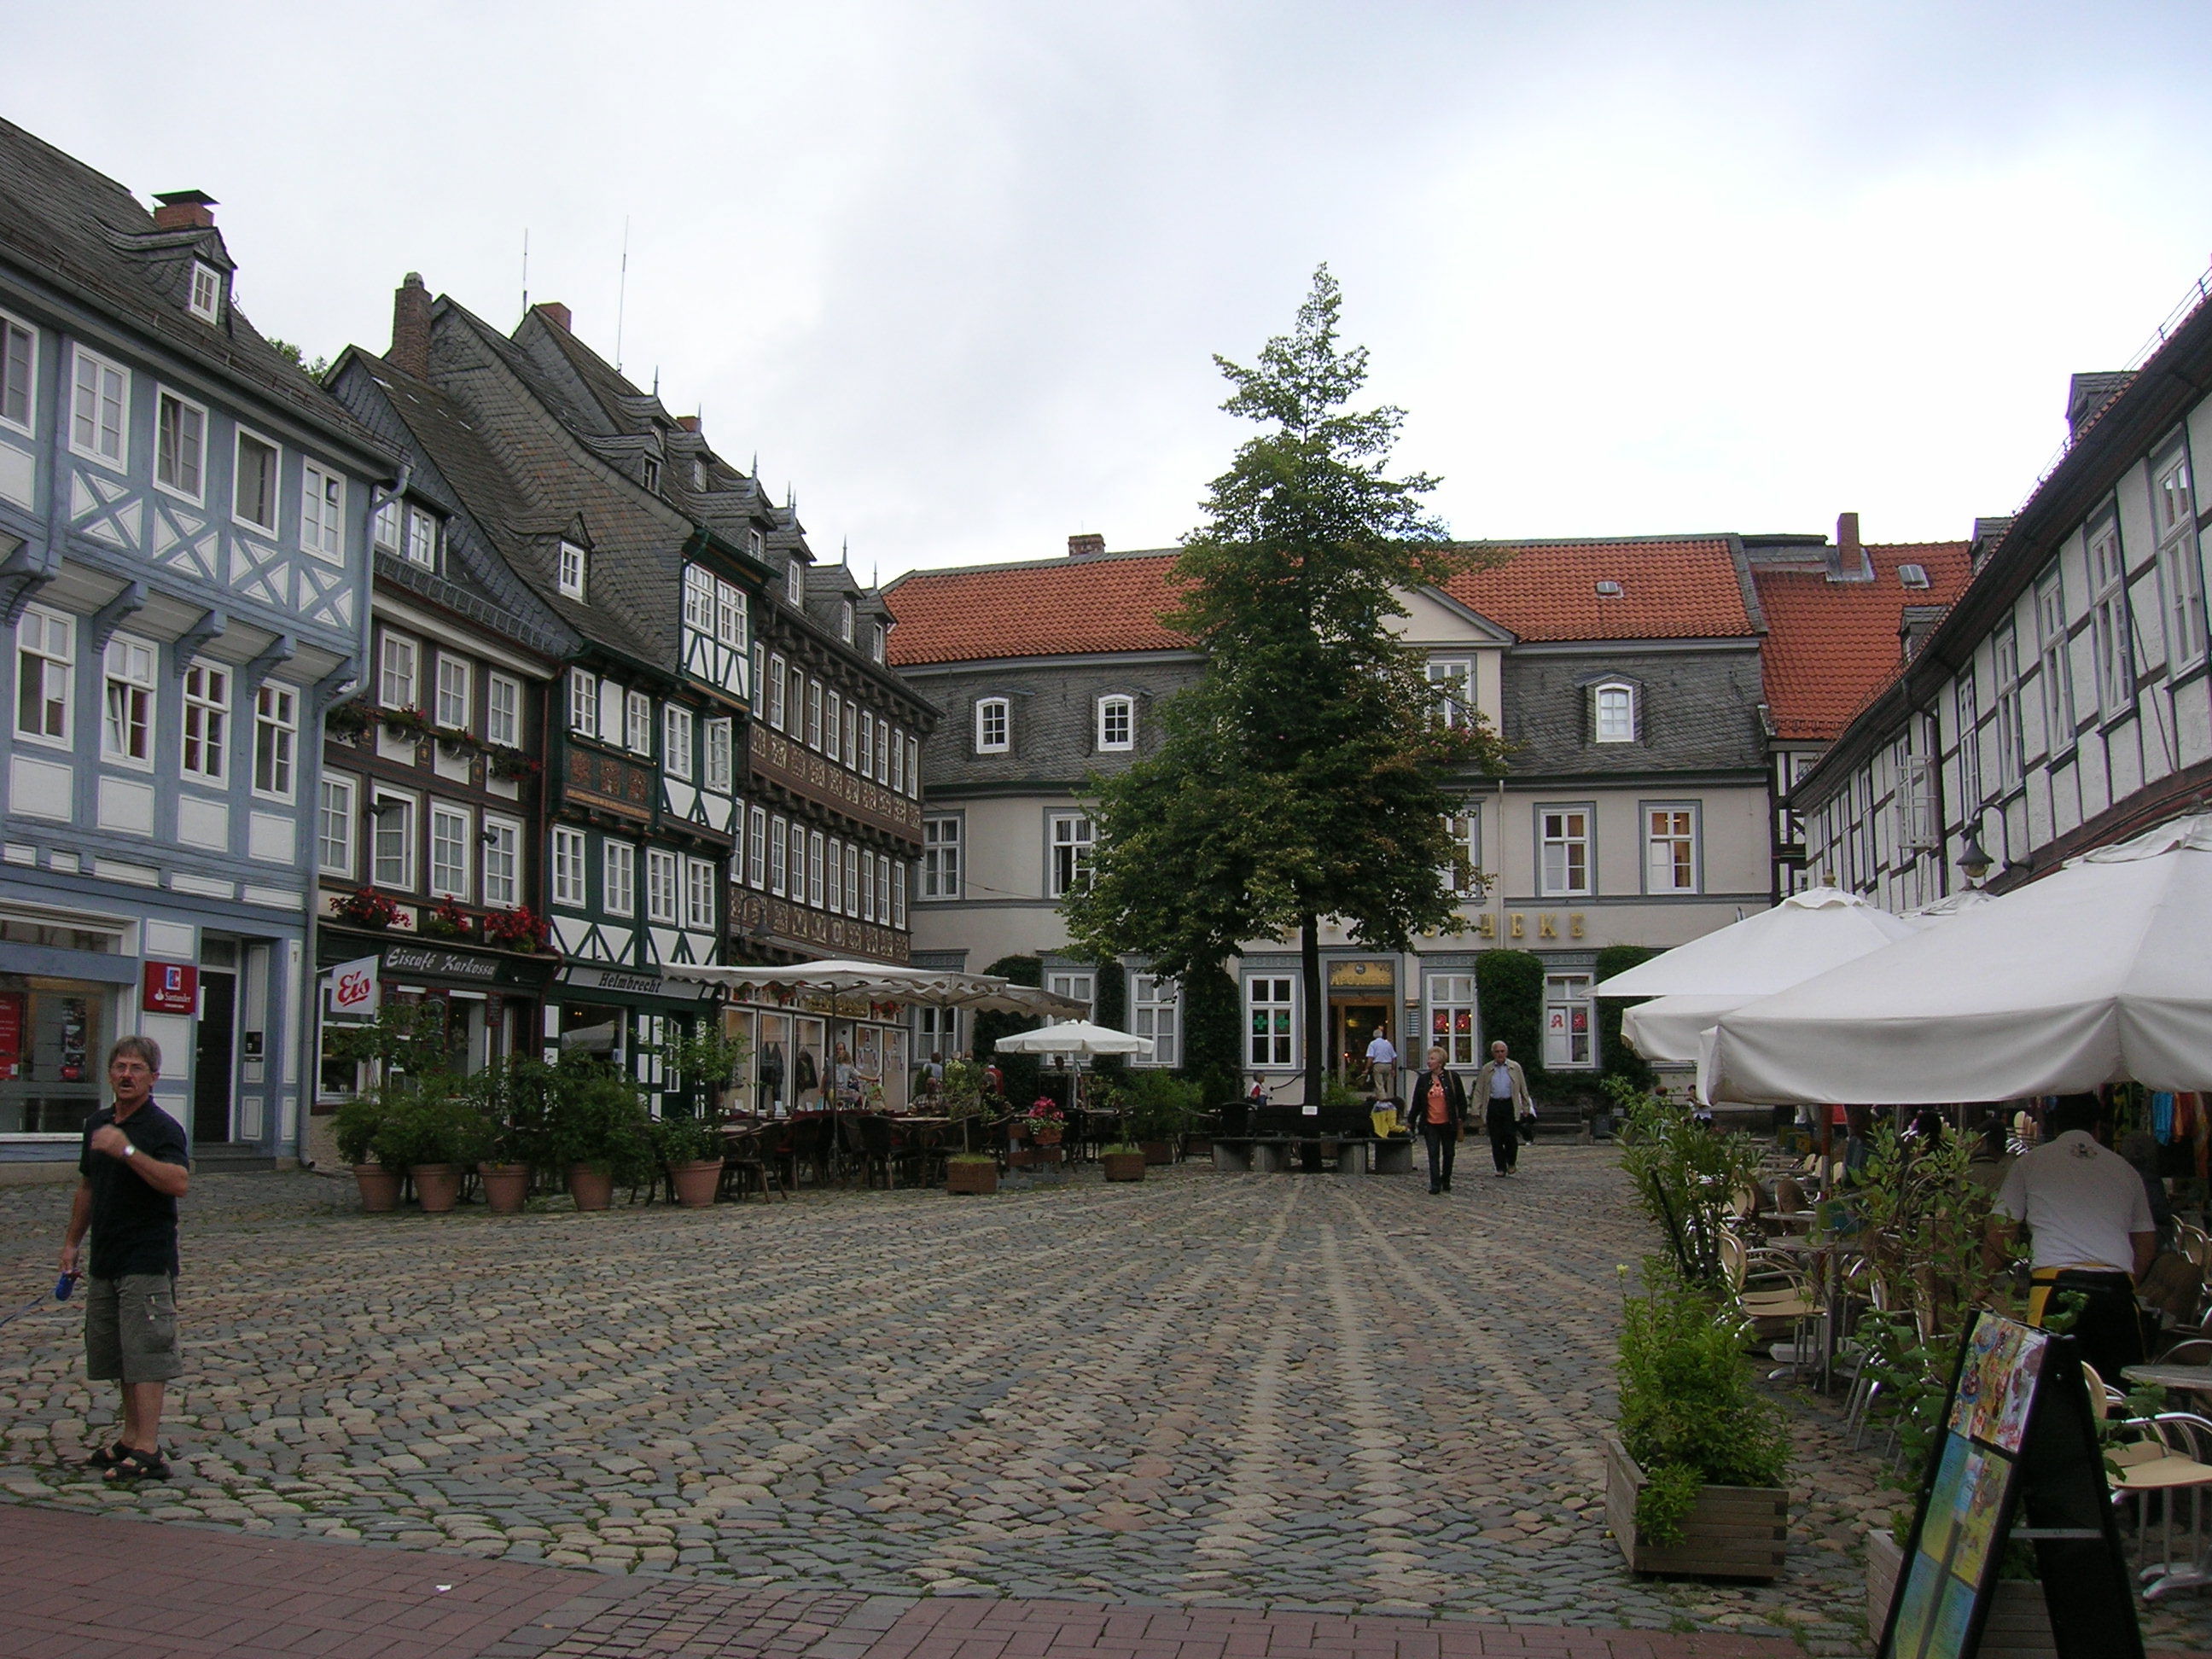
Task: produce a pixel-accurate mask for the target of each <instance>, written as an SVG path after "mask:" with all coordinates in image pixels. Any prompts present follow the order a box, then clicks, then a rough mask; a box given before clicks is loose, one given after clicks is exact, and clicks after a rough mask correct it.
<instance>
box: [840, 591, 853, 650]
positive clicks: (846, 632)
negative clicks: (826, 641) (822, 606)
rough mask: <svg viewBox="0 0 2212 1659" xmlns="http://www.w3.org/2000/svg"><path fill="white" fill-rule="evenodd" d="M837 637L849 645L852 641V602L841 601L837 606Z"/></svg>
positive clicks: (847, 600) (848, 600)
mask: <svg viewBox="0 0 2212 1659" xmlns="http://www.w3.org/2000/svg"><path fill="white" fill-rule="evenodd" d="M837 637H838V638H839V639H841V640H842V641H845V643H846V644H848V645H850V644H852V642H853V602H852V600H850V599H846V600H843V601H842V602H841V603H840V604H839V605H838V607H837Z"/></svg>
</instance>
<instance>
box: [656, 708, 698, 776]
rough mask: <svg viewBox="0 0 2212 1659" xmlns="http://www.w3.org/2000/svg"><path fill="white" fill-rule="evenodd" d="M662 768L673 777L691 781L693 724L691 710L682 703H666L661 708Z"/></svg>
mask: <svg viewBox="0 0 2212 1659" xmlns="http://www.w3.org/2000/svg"><path fill="white" fill-rule="evenodd" d="M660 726H661V732H660V744H661V756H660V764H661V769H663V770H664V771H665V772H666V773H667V774H668V775H669V776H670V777H671V778H680V779H682V780H683V781H684V782H686V783H689V782H690V781H691V773H692V767H693V762H694V757H693V754H692V746H691V740H692V734H693V729H694V728H693V726H692V722H691V711H690V709H688V708H684V706H683V705H682V704H681V703H674V702H671V703H665V704H663V705H662V707H661V710H660Z"/></svg>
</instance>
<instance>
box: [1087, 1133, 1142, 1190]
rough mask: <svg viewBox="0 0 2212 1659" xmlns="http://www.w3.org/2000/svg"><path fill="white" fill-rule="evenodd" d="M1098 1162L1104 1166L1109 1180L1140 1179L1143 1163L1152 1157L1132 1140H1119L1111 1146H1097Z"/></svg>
mask: <svg viewBox="0 0 2212 1659" xmlns="http://www.w3.org/2000/svg"><path fill="white" fill-rule="evenodd" d="M1098 1162H1099V1164H1101V1165H1102V1166H1103V1168H1104V1170H1105V1171H1106V1179H1107V1180H1109V1181H1142V1180H1143V1179H1144V1178H1145V1165H1146V1164H1149V1163H1151V1162H1152V1159H1151V1158H1148V1157H1146V1153H1145V1149H1144V1148H1143V1147H1142V1146H1138V1145H1137V1144H1136V1143H1135V1142H1134V1141H1128V1140H1119V1141H1116V1142H1115V1143H1114V1145H1112V1146H1102V1147H1100V1148H1099V1150H1098Z"/></svg>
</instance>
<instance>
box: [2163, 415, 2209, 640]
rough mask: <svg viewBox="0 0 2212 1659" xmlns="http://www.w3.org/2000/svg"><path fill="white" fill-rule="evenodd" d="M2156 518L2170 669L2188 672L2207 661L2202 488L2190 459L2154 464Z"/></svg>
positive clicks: (2177, 455)
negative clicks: (2199, 492)
mask: <svg viewBox="0 0 2212 1659" xmlns="http://www.w3.org/2000/svg"><path fill="white" fill-rule="evenodd" d="M2150 496H2151V517H2152V520H2153V525H2154V529H2155V530H2156V532H2157V536H2158V589H2159V605H2160V612H2161V614H2162V615H2163V617H2164V618H2165V625H2166V672H2167V674H2169V675H2180V674H2185V673H2187V672H2188V671H2190V670H2191V669H2192V668H2194V667H2196V666H2197V665H2198V664H2199V663H2201V662H2203V660H2204V657H2205V651H2206V647H2207V643H2208V641H2207V637H2206V622H2207V618H2206V615H2205V609H2204V556H2203V550H2202V547H2201V545H2200V541H2199V538H2198V536H2197V492H2196V489H2194V487H2193V486H2192V485H2191V481H2190V472H2189V457H2188V456H2187V455H2186V454H2185V453H2175V454H2172V455H2169V456H2167V457H2166V459H2165V460H2164V461H2163V463H2162V464H2160V465H2156V466H2154V469H2153V473H2152V478H2151V491H2150Z"/></svg>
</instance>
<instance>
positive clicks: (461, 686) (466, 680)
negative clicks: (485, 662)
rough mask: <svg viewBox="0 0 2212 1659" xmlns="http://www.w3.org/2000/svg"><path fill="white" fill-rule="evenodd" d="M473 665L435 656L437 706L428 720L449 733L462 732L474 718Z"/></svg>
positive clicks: (463, 659)
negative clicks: (436, 660)
mask: <svg viewBox="0 0 2212 1659" xmlns="http://www.w3.org/2000/svg"><path fill="white" fill-rule="evenodd" d="M475 670H476V665H475V664H474V663H472V662H471V661H470V660H469V659H467V658H466V657H456V656H454V655H453V654H452V653H450V652H446V651H441V652H440V653H438V665H437V668H436V670H435V673H436V676H437V691H436V693H435V696H436V697H437V706H436V707H435V708H434V709H433V710H432V711H431V720H433V721H434V722H435V724H437V725H439V726H443V727H445V728H446V730H447V731H449V732H466V731H468V730H469V729H470V727H471V721H472V720H474V719H475V718H476V708H475V704H476V685H475V679H476V673H475Z"/></svg>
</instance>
